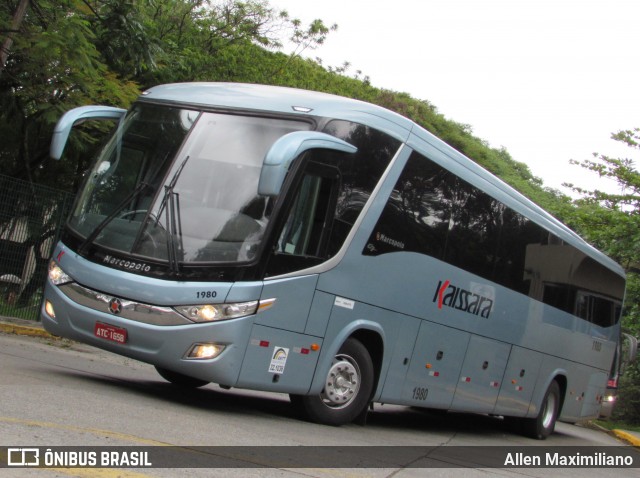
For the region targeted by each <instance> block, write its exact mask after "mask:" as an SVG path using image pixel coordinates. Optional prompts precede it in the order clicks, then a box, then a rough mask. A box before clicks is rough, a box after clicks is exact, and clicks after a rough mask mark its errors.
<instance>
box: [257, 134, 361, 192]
mask: <svg viewBox="0 0 640 478" xmlns="http://www.w3.org/2000/svg"><path fill="white" fill-rule="evenodd" d="M310 149H329V150H332V151H341V152H344V153H351V154H353V153H355V152H356V151H358V148H356V147H355V146H353V145H351V144H349V143H347V142H346V141H342V140H341V139H338V138H336V137H335V136H330V135H328V134H326V133H319V132H317V131H295V132H293V133H289V134H285V135H284V136H282V137H281V138H279V139H278V140H276V142H275V143H273V144H272V145H271V148H269V151H267V154H266V155H265V157H264V161H263V162H262V171H261V172H260V182H259V183H258V194H260V195H262V196H277V195H278V194H280V189H281V188H282V183H284V178H285V176H286V175H287V172H288V171H289V166H291V163H292V162H293V161H294V160H295V159H296V158H297V157H298V156H300V155H301V154H302V153H304V152H305V151H308V150H310Z"/></svg>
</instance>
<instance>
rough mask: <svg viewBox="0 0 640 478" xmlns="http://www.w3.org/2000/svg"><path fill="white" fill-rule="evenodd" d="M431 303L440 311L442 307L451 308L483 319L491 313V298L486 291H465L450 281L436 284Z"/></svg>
mask: <svg viewBox="0 0 640 478" xmlns="http://www.w3.org/2000/svg"><path fill="white" fill-rule="evenodd" d="M477 289H481V288H480V287H478V288H477ZM483 292H484V293H483ZM433 302H435V303H436V304H437V305H438V309H440V310H442V308H443V307H451V308H452V309H456V310H460V311H462V312H466V313H467V314H471V315H478V316H480V317H482V318H484V319H488V318H489V316H490V315H491V312H492V311H493V298H492V297H489V295H488V294H487V293H486V291H480V290H473V291H471V290H466V289H463V288H462V287H457V286H455V285H453V284H452V283H451V281H450V280H445V281H442V280H441V281H439V282H438V286H437V287H436V292H435V294H434V296H433Z"/></svg>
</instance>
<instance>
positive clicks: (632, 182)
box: [567, 128, 640, 423]
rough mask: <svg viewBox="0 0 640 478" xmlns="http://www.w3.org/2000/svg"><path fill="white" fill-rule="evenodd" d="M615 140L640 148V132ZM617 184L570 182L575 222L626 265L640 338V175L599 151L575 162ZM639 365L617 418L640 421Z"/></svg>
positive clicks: (630, 326) (626, 379) (631, 323)
mask: <svg viewBox="0 0 640 478" xmlns="http://www.w3.org/2000/svg"><path fill="white" fill-rule="evenodd" d="M611 137H612V139H614V140H616V141H619V142H621V143H622V144H624V145H626V146H628V147H629V148H630V152H631V155H633V153H637V152H638V150H639V149H640V128H636V129H632V130H624V131H618V132H617V133H614V134H612V136H611ZM572 163H573V164H576V165H578V166H581V167H583V168H585V169H587V170H589V171H593V172H594V173H595V174H597V175H598V177H600V178H606V179H610V180H612V181H613V183H615V184H616V185H617V186H618V190H617V191H613V192H611V191H605V190H602V189H594V190H585V189H584V188H580V187H577V186H575V185H573V184H567V186H569V187H571V188H572V189H573V190H574V191H576V192H577V193H579V194H580V195H581V198H580V199H578V200H576V201H575V202H576V206H577V207H576V209H575V211H574V214H573V216H572V218H571V221H572V223H573V225H574V227H575V228H576V230H578V231H579V232H580V233H581V234H582V235H583V236H584V237H585V238H587V240H589V241H590V242H591V243H592V244H594V245H595V246H596V247H598V248H599V249H601V250H602V251H604V252H605V253H607V254H608V255H609V256H610V257H612V258H613V259H614V260H616V261H617V262H619V263H620V264H622V266H623V267H624V268H625V269H626V270H627V292H626V298H625V308H624V311H623V318H622V321H623V322H622V325H623V329H624V330H626V331H627V332H629V333H631V334H632V335H635V336H639V335H640V275H639V274H640V232H639V231H640V171H638V169H637V167H636V165H635V162H634V160H633V158H632V157H625V158H615V157H611V156H608V155H604V154H598V153H594V155H593V158H592V159H586V160H584V161H572ZM639 384H640V367H638V363H637V361H636V363H634V364H631V365H630V366H629V367H628V368H627V371H626V373H625V375H624V376H623V378H622V380H621V383H620V396H619V399H618V404H617V406H616V408H615V409H614V417H616V418H619V419H623V420H626V421H628V422H632V423H640V385H639Z"/></svg>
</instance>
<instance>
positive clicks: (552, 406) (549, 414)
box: [542, 393, 557, 429]
mask: <svg viewBox="0 0 640 478" xmlns="http://www.w3.org/2000/svg"><path fill="white" fill-rule="evenodd" d="M556 401H557V397H556V396H555V394H553V393H550V394H549V396H548V397H547V400H546V402H545V404H544V411H543V412H542V426H543V427H544V428H545V429H547V428H549V427H550V426H551V424H552V423H553V419H554V415H555V410H556Z"/></svg>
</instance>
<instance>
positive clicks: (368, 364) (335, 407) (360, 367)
mask: <svg viewBox="0 0 640 478" xmlns="http://www.w3.org/2000/svg"><path fill="white" fill-rule="evenodd" d="M373 380H374V372H373V362H372V360H371V356H370V355H369V352H368V351H367V349H366V347H365V346H364V345H362V343H361V342H360V341H358V340H356V339H352V338H349V339H347V340H346V342H345V343H344V344H343V345H342V347H341V348H340V351H339V352H338V353H337V354H336V356H335V357H334V358H333V360H332V362H331V367H329V371H328V373H327V375H326V377H325V381H324V389H323V390H322V393H320V395H313V396H300V395H293V396H291V402H292V403H293V404H294V406H296V407H297V408H299V409H300V410H301V411H302V412H303V413H304V414H305V415H306V416H307V417H308V418H309V419H310V420H311V421H313V422H316V423H322V424H325V425H343V424H345V423H349V422H352V421H353V420H355V419H356V417H358V416H359V415H360V414H361V413H362V412H363V411H364V410H365V408H366V407H367V405H368V403H369V398H370V397H371V392H372V390H373Z"/></svg>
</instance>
